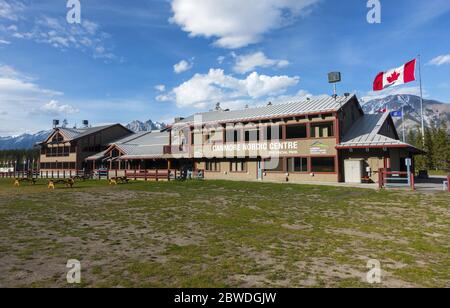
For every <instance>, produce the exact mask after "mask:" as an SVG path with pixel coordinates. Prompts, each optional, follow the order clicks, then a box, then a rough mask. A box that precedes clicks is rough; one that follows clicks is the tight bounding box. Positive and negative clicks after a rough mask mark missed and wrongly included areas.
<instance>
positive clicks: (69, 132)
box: [55, 124, 120, 141]
mask: <svg viewBox="0 0 450 308" xmlns="http://www.w3.org/2000/svg"><path fill="white" fill-rule="evenodd" d="M116 125H120V124H111V125H104V126H96V127H89V128H67V127H59V128H56V129H55V130H57V131H60V132H61V133H62V134H63V135H64V136H65V137H67V138H68V139H69V141H70V140H75V139H80V138H83V137H86V136H89V135H91V134H94V133H97V132H99V131H102V130H104V129H107V128H110V127H114V126H116Z"/></svg>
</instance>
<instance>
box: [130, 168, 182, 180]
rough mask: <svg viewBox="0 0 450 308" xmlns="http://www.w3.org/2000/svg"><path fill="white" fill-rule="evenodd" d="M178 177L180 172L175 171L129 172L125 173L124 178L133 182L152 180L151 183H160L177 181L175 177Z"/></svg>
mask: <svg viewBox="0 0 450 308" xmlns="http://www.w3.org/2000/svg"><path fill="white" fill-rule="evenodd" d="M179 175H180V172H179V171H177V170H167V169H162V170H130V171H125V176H126V177H127V178H129V179H134V180H145V181H149V180H153V181H161V180H167V181H170V180H174V179H177V176H179Z"/></svg>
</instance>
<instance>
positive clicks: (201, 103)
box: [157, 69, 300, 108]
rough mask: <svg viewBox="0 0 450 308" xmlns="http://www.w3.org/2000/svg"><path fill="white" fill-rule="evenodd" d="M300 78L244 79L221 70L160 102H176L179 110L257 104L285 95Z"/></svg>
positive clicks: (187, 84)
mask: <svg viewBox="0 0 450 308" xmlns="http://www.w3.org/2000/svg"><path fill="white" fill-rule="evenodd" d="M299 79H300V78H299V77H297V76H295V77H289V76H266V75H259V74H258V73H256V72H254V73H252V74H250V75H248V76H247V77H246V78H245V79H238V78H235V77H233V76H231V75H225V73H224V71H223V70H221V69H210V70H209V72H208V74H196V75H194V77H192V78H191V79H190V80H188V81H186V82H184V83H182V84H181V85H179V86H178V87H176V88H174V89H173V90H172V91H171V92H170V93H169V94H167V95H164V96H160V97H157V100H159V101H174V102H175V103H176V104H177V106H178V107H180V108H183V107H195V108H205V107H207V106H211V105H213V104H215V103H217V102H221V103H224V104H232V103H233V102H234V103H236V102H242V101H255V100H259V99H262V98H264V97H267V96H269V95H280V94H283V93H284V92H285V91H286V90H287V89H288V88H289V87H291V86H294V85H296V84H298V82H299Z"/></svg>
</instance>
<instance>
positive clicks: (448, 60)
mask: <svg viewBox="0 0 450 308" xmlns="http://www.w3.org/2000/svg"><path fill="white" fill-rule="evenodd" d="M428 64H429V65H436V66H441V65H444V64H450V54H449V55H442V56H438V57H436V58H434V59H432V60H431V61H430V62H428Z"/></svg>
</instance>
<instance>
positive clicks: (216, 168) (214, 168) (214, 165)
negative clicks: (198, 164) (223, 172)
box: [205, 161, 220, 172]
mask: <svg viewBox="0 0 450 308" xmlns="http://www.w3.org/2000/svg"><path fill="white" fill-rule="evenodd" d="M205 166H206V167H205V169H206V171H211V172H220V163H219V162H217V161H207V162H206V163H205Z"/></svg>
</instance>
